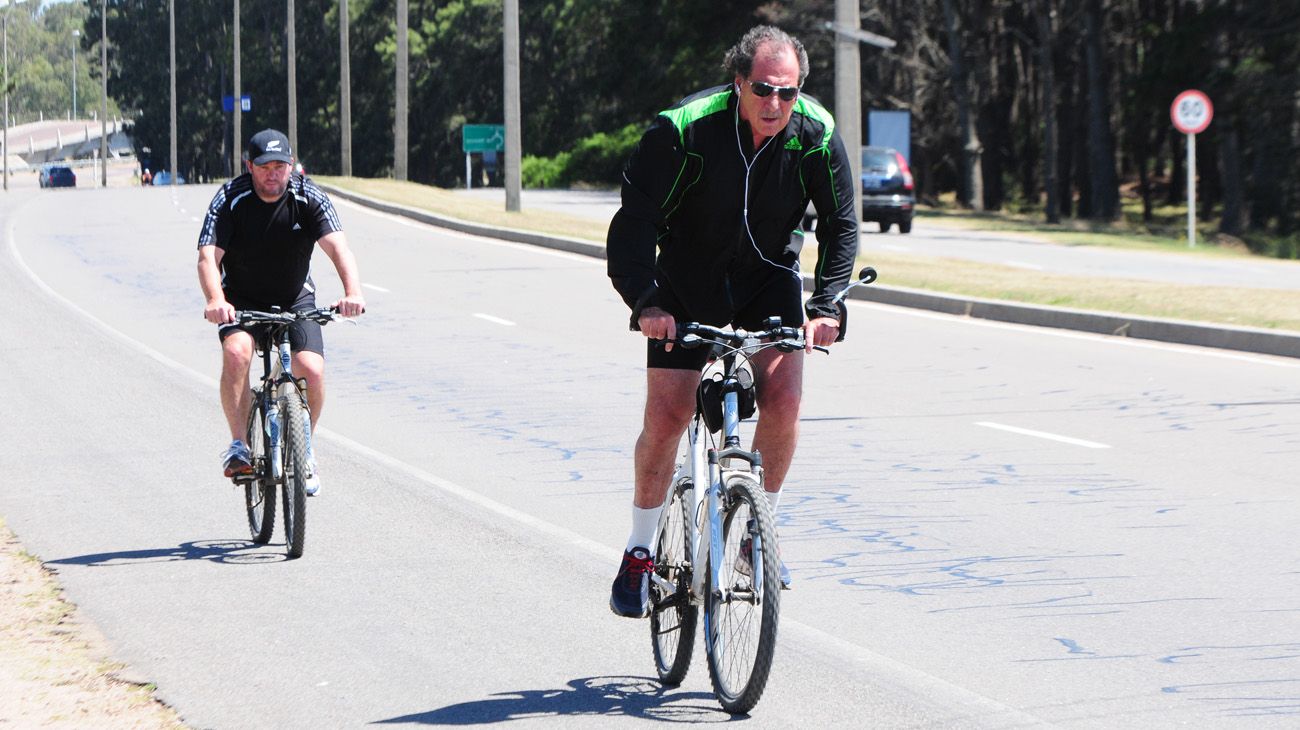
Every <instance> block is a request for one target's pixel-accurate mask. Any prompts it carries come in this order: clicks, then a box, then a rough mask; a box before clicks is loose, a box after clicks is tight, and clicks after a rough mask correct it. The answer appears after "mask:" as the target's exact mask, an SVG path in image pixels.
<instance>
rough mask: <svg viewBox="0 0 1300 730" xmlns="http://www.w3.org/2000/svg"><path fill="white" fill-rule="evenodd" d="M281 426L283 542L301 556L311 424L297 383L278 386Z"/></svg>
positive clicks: (305, 537)
mask: <svg viewBox="0 0 1300 730" xmlns="http://www.w3.org/2000/svg"><path fill="white" fill-rule="evenodd" d="M281 388H282V390H281V391H280V398H279V405H280V418H281V419H282V420H281V421H280V424H281V425H280V430H281V432H282V433H283V434H284V489H283V491H282V494H283V495H284V542H285V551H286V552H287V553H288V555H289V557H291V558H298V557H302V550H303V545H304V543H305V542H306V539H307V484H306V482H307V439H308V438H310V429H311V424H310V423H309V422H308V421H307V407H306V406H305V405H304V404H303V402H302V395H301V394H299V393H298V389H297V387H296V386H294V385H292V384H286V385H283V386H281Z"/></svg>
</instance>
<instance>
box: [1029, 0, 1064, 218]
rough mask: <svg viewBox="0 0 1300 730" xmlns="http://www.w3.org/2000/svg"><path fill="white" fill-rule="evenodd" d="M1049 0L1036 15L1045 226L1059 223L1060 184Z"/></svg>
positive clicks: (1043, 1) (1039, 7) (1054, 70)
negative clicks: (1040, 89)
mask: <svg viewBox="0 0 1300 730" xmlns="http://www.w3.org/2000/svg"><path fill="white" fill-rule="evenodd" d="M1052 5H1053V2H1052V0H1039V2H1038V6H1037V10H1038V12H1037V13H1035V14H1036V15H1037V16H1038V67H1039V71H1038V72H1039V73H1040V74H1041V75H1042V79H1043V190H1044V191H1046V193H1047V202H1046V210H1045V211H1044V213H1045V215H1046V218H1047V222H1048V223H1060V222H1061V205H1060V198H1059V190H1058V189H1057V185H1058V184H1059V183H1058V182H1057V179H1056V162H1057V160H1056V155H1057V149H1056V68H1055V60H1054V59H1053V58H1052V46H1053V38H1054V36H1055V31H1054V30H1053V23H1052V17H1053V15H1054V14H1055V11H1054V10H1053V7H1052Z"/></svg>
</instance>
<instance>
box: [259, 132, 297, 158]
mask: <svg viewBox="0 0 1300 730" xmlns="http://www.w3.org/2000/svg"><path fill="white" fill-rule="evenodd" d="M248 160H249V162H252V163H253V164H254V165H265V164H266V163H268V162H288V163H292V162H293V150H291V149H289V138H288V137H286V136H284V132H280V131H277V130H274V129H263V130H262V131H260V132H258V133H257V134H255V135H253V136H252V137H250V138H249V140H248Z"/></svg>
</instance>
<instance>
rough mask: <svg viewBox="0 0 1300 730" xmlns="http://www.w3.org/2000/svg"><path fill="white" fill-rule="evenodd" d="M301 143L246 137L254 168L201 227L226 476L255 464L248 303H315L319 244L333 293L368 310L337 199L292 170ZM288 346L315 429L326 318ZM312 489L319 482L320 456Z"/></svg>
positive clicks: (278, 136) (296, 331)
mask: <svg viewBox="0 0 1300 730" xmlns="http://www.w3.org/2000/svg"><path fill="white" fill-rule="evenodd" d="M293 162H294V160H293V151H292V150H291V149H289V140H288V138H287V137H285V136H284V134H283V133H281V132H278V131H276V130H274V129H265V130H262V131H261V132H258V133H257V134H255V135H253V136H252V138H250V139H249V140H248V148H247V157H246V159H245V161H244V165H245V167H246V168H247V172H246V173H245V174H243V175H240V176H239V177H237V178H235V179H233V180H231V181H230V182H228V183H226V184H225V185H222V186H221V189H220V190H218V191H217V194H216V195H215V196H213V198H212V203H211V204H210V205H209V206H208V214H207V217H205V218H204V219H203V230H202V231H201V232H200V233H199V264H198V269H199V286H200V287H201V288H202V289H203V296H204V297H205V299H206V300H207V304H206V306H205V308H204V310H203V316H204V317H205V318H206V319H207V320H208V321H209V322H212V323H213V324H216V325H221V328H220V330H219V331H218V332H219V335H220V337H221V349H222V361H221V408H222V410H223V411H224V412H225V415H226V421H227V423H228V424H229V426H230V436H231V444H230V447H229V448H228V449H227V450H226V452H225V453H224V454H223V455H222V468H223V470H224V474H225V476H227V477H234V476H238V475H241V474H248V473H250V472H251V471H252V469H253V467H252V463H251V457H250V455H249V452H248V446H247V445H246V444H245V443H244V441H243V438H244V427H245V426H246V424H247V423H248V412H249V409H250V408H251V407H252V399H251V397H250V396H251V394H250V391H249V388H248V367H249V364H250V363H251V362H252V359H253V337H252V335H251V334H250V333H249V332H248V331H247V330H245V329H244V328H242V327H239V326H238V325H235V324H233V323H234V321H235V312H236V311H238V310H242V309H256V310H263V311H266V310H269V309H270V308H271V307H280V308H281V309H283V310H285V311H289V310H294V311H301V310H306V309H314V308H315V307H316V296H315V295H316V285H315V283H314V282H313V281H312V278H311V271H310V268H311V256H312V251H313V250H314V249H315V247H316V245H317V244H319V245H320V247H321V250H322V251H324V252H325V255H326V256H329V258H330V261H332V262H333V263H334V268H335V270H336V271H337V272H338V275H339V280H340V281H341V282H342V284H343V297H342V298H341V299H339V300H338V301H336V302H334V306H335V307H337V308H338V310H339V313H340V314H342V315H343V316H345V317H355V316H358V315H360V314H361V313H362V312H364V311H365V310H366V303H365V298H364V297H362V295H361V279H360V277H359V276H358V274H357V263H356V259H355V258H354V257H353V255H352V250H351V249H350V248H348V242H347V237H346V236H344V235H343V227H342V225H341V224H340V223H339V219H338V214H337V213H336V212H335V211H334V204H333V203H331V202H330V199H329V197H328V196H327V195H326V194H325V192H324V191H323V190H321V189H320V188H319V187H317V186H316V184H315V183H313V182H312V181H311V180H309V179H307V178H306V177H303V176H301V175H295V174H293V172H292V171H293ZM290 345H291V347H292V348H293V372H294V375H295V376H297V377H300V378H304V379H306V381H307V404H308V406H309V407H310V409H311V422H312V428H313V429H314V428H315V426H316V421H317V419H318V418H319V417H320V412H321V407H322V406H323V405H324V403H325V347H324V342H323V340H322V339H321V331H320V325H319V324H316V323H315V322H297V323H295V325H294V327H293V329H292V331H291V335H290ZM309 466H310V471H311V476H310V477H309V478H308V480H307V491H308V493H309V494H314V493H315V492H316V491H317V490H318V489H319V487H320V482H319V479H318V478H317V477H316V473H315V472H316V469H315V464H314V463H313V464H310V465H309Z"/></svg>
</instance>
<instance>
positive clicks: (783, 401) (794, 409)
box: [758, 382, 803, 424]
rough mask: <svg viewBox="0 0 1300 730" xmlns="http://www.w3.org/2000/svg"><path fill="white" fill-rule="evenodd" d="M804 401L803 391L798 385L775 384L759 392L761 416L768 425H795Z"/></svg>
mask: <svg viewBox="0 0 1300 730" xmlns="http://www.w3.org/2000/svg"><path fill="white" fill-rule="evenodd" d="M802 401H803V390H802V388H801V387H800V386H799V384H798V383H788V382H786V383H778V382H774V383H771V384H769V386H768V387H767V388H766V389H763V388H760V389H759V391H758V410H759V415H760V416H761V417H762V418H763V419H765V420H767V421H768V423H773V424H775V423H795V422H797V421H798V420H799V405H800V403H801V402H802Z"/></svg>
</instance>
